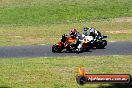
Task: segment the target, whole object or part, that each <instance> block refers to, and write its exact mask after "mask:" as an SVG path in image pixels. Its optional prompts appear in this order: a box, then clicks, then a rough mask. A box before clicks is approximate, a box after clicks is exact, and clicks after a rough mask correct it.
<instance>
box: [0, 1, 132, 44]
mask: <svg viewBox="0 0 132 88" xmlns="http://www.w3.org/2000/svg"><path fill="white" fill-rule="evenodd" d="M131 5H132V0H83V1H82V0H0V46H10V45H37V44H53V43H56V42H58V41H59V38H60V36H61V35H62V34H64V33H68V32H69V31H70V29H72V28H74V27H76V28H77V29H78V30H79V31H80V32H82V27H83V26H88V27H90V26H94V27H96V28H97V29H99V30H100V31H101V32H102V33H103V34H104V35H108V36H109V38H108V41H132V39H131V37H132V31H131V29H132V21H129V22H126V21H121V22H116V21H111V19H112V20H113V18H117V17H118V18H120V19H121V20H122V17H132V6H131ZM123 19H125V18H123ZM127 19H129V18H127ZM130 19H132V18H130ZM120 30H121V32H122V31H123V30H125V31H126V32H127V33H123V32H122V33H110V31H115V32H116V31H120Z"/></svg>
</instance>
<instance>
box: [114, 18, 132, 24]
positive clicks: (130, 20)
mask: <svg viewBox="0 0 132 88" xmlns="http://www.w3.org/2000/svg"><path fill="white" fill-rule="evenodd" d="M112 21H114V22H129V23H130V22H132V17H121V18H115V19H113V20H112Z"/></svg>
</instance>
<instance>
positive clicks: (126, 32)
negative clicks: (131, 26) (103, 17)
mask: <svg viewBox="0 0 132 88" xmlns="http://www.w3.org/2000/svg"><path fill="white" fill-rule="evenodd" d="M106 33H111V34H128V33H132V30H120V31H106Z"/></svg>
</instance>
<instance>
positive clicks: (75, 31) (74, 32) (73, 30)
mask: <svg viewBox="0 0 132 88" xmlns="http://www.w3.org/2000/svg"><path fill="white" fill-rule="evenodd" d="M76 34H77V29H76V28H73V29H72V30H71V33H70V35H71V36H76Z"/></svg>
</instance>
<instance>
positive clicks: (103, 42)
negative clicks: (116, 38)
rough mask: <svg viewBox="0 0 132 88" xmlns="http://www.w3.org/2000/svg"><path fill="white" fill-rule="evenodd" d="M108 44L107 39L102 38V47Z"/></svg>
mask: <svg viewBox="0 0 132 88" xmlns="http://www.w3.org/2000/svg"><path fill="white" fill-rule="evenodd" d="M106 45H107V41H106V40H102V48H104V47H105V46H106Z"/></svg>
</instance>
